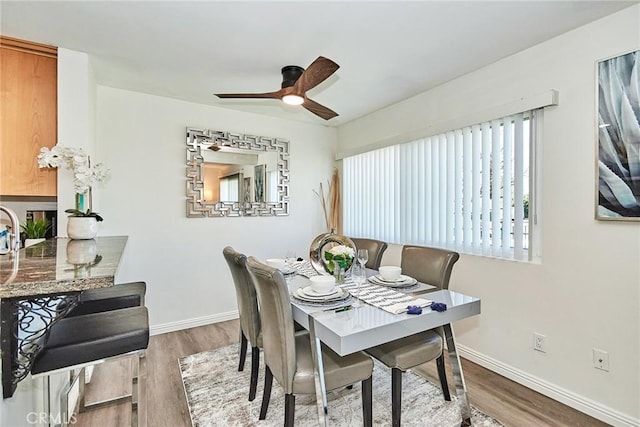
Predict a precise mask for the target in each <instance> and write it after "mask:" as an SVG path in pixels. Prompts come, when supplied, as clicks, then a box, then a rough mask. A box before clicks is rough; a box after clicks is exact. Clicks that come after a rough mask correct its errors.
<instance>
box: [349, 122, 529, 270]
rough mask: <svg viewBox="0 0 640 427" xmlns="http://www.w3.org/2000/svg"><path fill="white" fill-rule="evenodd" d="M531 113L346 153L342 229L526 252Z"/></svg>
mask: <svg viewBox="0 0 640 427" xmlns="http://www.w3.org/2000/svg"><path fill="white" fill-rule="evenodd" d="M533 117H534V115H533V112H530V111H529V112H524V113H520V114H515V115H512V116H509V117H504V118H501V119H496V120H492V121H490V122H486V123H479V124H476V125H473V126H468V127H465V128H462V129H456V130H452V131H449V132H445V133H442V134H440V135H435V136H430V137H427V138H422V139H419V140H416V141H411V142H408V143H404V144H399V145H394V146H389V147H385V148H382V149H378V150H374V151H370V152H366V153H363V154H358V155H355V156H351V157H346V158H344V159H343V190H344V193H343V209H344V212H343V214H344V224H343V228H344V232H345V234H347V235H349V236H354V237H369V238H374V239H379V240H384V241H387V242H392V243H401V244H416V245H426V246H435V247H441V248H448V249H453V250H458V251H461V252H467V253H476V254H482V255H488V256H496V257H502V258H512V259H527V258H528V252H529V251H528V245H529V239H528V230H529V221H528V218H527V217H528V215H526V210H527V209H528V198H529V182H530V181H529V170H530V167H529V157H530V156H529V153H530V146H531V145H532V141H531V132H530V129H532V121H533Z"/></svg>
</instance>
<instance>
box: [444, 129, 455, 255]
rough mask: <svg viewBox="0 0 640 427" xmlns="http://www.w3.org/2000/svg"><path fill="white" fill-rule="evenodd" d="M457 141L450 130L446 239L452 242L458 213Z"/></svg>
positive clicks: (448, 139)
mask: <svg viewBox="0 0 640 427" xmlns="http://www.w3.org/2000/svg"><path fill="white" fill-rule="evenodd" d="M455 144H456V141H455V135H454V133H453V132H448V133H447V135H446V147H447V178H446V180H447V206H446V211H447V212H448V215H447V223H446V227H447V234H446V241H447V242H449V243H452V242H454V241H455V233H454V229H455V213H456V202H455V200H456V199H455V196H456V193H455V191H456V176H455V167H456V160H455V159H456V158H455V155H456V146H455Z"/></svg>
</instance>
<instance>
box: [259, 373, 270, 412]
mask: <svg viewBox="0 0 640 427" xmlns="http://www.w3.org/2000/svg"><path fill="white" fill-rule="evenodd" d="M272 384H273V374H272V373H271V369H269V367H268V366H265V367H264V390H263V391H262V406H261V407H260V416H259V417H258V419H260V420H264V419H265V418H267V409H269V399H271V385H272Z"/></svg>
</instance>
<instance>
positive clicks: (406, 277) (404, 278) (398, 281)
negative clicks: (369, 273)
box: [374, 274, 415, 283]
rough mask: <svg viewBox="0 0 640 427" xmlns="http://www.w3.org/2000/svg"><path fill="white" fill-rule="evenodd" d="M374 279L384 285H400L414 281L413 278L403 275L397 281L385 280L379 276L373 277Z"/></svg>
mask: <svg viewBox="0 0 640 427" xmlns="http://www.w3.org/2000/svg"><path fill="white" fill-rule="evenodd" d="M374 277H375V278H376V279H378V280H379V281H381V282H384V283H401V282H411V281H412V280H415V279H414V278H413V277H409V276H405V275H404V274H401V275H400V277H398V279H397V280H387V279H385V278H383V277H382V276H381V275H379V274H377V275H375V276H374Z"/></svg>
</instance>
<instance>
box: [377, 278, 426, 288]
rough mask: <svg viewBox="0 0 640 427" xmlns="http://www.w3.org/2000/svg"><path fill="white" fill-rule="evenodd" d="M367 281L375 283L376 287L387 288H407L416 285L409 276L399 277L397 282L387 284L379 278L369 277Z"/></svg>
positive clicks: (414, 280)
mask: <svg viewBox="0 0 640 427" xmlns="http://www.w3.org/2000/svg"><path fill="white" fill-rule="evenodd" d="M369 281H370V282H371V283H375V284H376V285H381V286H387V287H389V288H405V287H407V286H413V285H415V284H416V283H418V281H417V280H416V279H414V278H413V277H409V276H400V279H398V281H397V282H387V281H385V280H382V279H381V278H380V277H379V276H371V277H369Z"/></svg>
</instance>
